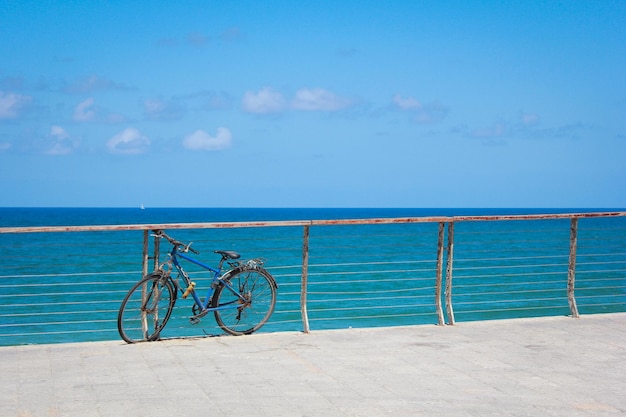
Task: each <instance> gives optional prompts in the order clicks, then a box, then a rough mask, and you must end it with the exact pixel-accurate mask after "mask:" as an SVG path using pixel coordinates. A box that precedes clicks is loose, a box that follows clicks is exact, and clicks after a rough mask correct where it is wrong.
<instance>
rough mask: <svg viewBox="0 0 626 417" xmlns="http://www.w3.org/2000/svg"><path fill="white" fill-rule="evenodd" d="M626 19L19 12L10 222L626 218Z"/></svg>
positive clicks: (559, 8)
mask: <svg viewBox="0 0 626 417" xmlns="http://www.w3.org/2000/svg"><path fill="white" fill-rule="evenodd" d="M624 22H626V2H624V1H621V0H620V1H610V0H594V1H576V0H569V1H524V2H518V1H471V0H464V1H448V0H440V1H422V0H411V1H401V0H396V1H393V0H391V1H368V0H360V1H351V0H346V1H341V0H333V1H326V0H317V1H305V0H302V1H275V0H266V1H246V0H242V1H233V2H225V1H211V0H203V1H194V0H186V1H181V2H169V1H162V2H154V1H141V0H124V1H118V0H109V1H69V0H66V1H54V0H38V1H30V0H20V1H13V0H0V40H1V41H0V206H5V207H22V206H35V207H65V206H69V207H138V206H140V205H142V204H143V205H145V206H146V207H416V208H419V207H425V208H429V207H451V208H452V207H454V208H457V207H458V208H463V207H479V208H480V207H516V208H524V207H540V208H543V207H546V208H565V207H580V208H624V207H626V25H625V24H624Z"/></svg>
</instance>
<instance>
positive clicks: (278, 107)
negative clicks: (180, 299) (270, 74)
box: [242, 87, 285, 114]
mask: <svg viewBox="0 0 626 417" xmlns="http://www.w3.org/2000/svg"><path fill="white" fill-rule="evenodd" d="M242 104H243V109H244V110H245V111H247V112H248V113H257V114H267V113H278V112H280V111H282V110H283V109H284V107H285V99H284V98H283V96H282V94H280V93H279V92H277V91H274V90H273V89H271V88H269V87H265V88H262V89H261V90H260V91H258V92H256V93H255V92H252V91H248V92H246V94H245V95H244V96H243V100H242Z"/></svg>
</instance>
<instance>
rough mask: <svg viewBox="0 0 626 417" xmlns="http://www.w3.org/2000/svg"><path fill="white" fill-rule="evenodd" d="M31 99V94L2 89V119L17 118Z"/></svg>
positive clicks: (0, 110)
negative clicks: (26, 94) (7, 91)
mask: <svg viewBox="0 0 626 417" xmlns="http://www.w3.org/2000/svg"><path fill="white" fill-rule="evenodd" d="M30 101H31V97H30V96H24V95H21V94H15V93H4V92H2V91H0V119H15V118H16V117H18V116H19V113H20V111H21V110H22V109H23V108H24V107H25V106H26V105H27V104H28V103H30Z"/></svg>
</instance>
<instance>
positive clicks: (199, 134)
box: [183, 127, 232, 151]
mask: <svg viewBox="0 0 626 417" xmlns="http://www.w3.org/2000/svg"><path fill="white" fill-rule="evenodd" d="M231 142H232V134H231V132H230V130H229V129H227V128H225V127H220V128H218V129H217V135H216V136H211V135H209V134H208V133H206V132H205V131H204V130H196V131H195V132H194V133H192V134H191V135H189V136H187V137H186V138H185V139H184V140H183V146H184V147H185V148H187V149H191V150H194V151H219V150H221V149H225V148H228V147H229V146H230V144H231Z"/></svg>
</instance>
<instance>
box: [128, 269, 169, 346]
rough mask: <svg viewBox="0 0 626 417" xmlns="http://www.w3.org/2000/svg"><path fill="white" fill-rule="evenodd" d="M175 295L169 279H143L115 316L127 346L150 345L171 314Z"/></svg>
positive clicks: (158, 277)
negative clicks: (132, 344)
mask: <svg viewBox="0 0 626 417" xmlns="http://www.w3.org/2000/svg"><path fill="white" fill-rule="evenodd" d="M175 302H176V291H175V289H174V286H173V285H172V282H171V281H170V279H169V277H167V276H164V275H163V274H160V273H154V274H150V275H146V276H145V277H144V278H142V279H141V280H140V281H139V282H138V283H136V284H135V285H134V286H133V288H131V289H130V291H129V292H128V294H126V297H124V300H123V301H122V305H121V306H120V311H119V313H118V315H117V329H118V331H119V333H120V336H121V337H122V339H124V340H125V341H126V342H128V343H135V342H142V341H148V342H149V341H153V340H157V339H158V338H159V336H160V333H161V330H162V329H163V327H165V324H166V323H167V321H168V320H169V318H170V315H171V314H172V309H173V308H174V303H175Z"/></svg>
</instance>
